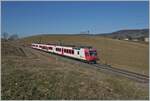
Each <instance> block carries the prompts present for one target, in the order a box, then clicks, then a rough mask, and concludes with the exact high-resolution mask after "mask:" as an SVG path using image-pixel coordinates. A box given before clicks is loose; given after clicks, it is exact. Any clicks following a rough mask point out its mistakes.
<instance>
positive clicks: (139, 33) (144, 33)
mask: <svg viewBox="0 0 150 101" xmlns="http://www.w3.org/2000/svg"><path fill="white" fill-rule="evenodd" d="M98 35H100V36H106V37H111V38H120V39H123V38H128V37H130V38H140V37H148V36H149V29H132V30H128V29H127V30H120V31H116V32H112V33H105V34H98Z"/></svg>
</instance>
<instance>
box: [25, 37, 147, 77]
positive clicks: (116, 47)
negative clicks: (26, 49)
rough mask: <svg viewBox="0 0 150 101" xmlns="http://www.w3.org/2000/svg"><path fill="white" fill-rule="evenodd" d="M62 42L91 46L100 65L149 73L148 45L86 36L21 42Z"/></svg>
mask: <svg viewBox="0 0 150 101" xmlns="http://www.w3.org/2000/svg"><path fill="white" fill-rule="evenodd" d="M59 41H61V42H64V43H72V44H80V45H91V46H93V47H95V48H96V49H97V50H98V55H99V59H100V61H98V62H100V63H106V64H110V65H112V66H114V67H117V68H123V69H127V70H131V71H135V72H139V73H142V74H147V75H148V71H149V48H148V44H140V43H134V42H128V41H121V40H114V39H109V38H103V37H88V36H48V35H47V36H33V37H28V38H25V39H24V40H22V42H23V43H25V44H29V45H30V44H31V43H32V42H43V43H45V42H49V43H51V42H59Z"/></svg>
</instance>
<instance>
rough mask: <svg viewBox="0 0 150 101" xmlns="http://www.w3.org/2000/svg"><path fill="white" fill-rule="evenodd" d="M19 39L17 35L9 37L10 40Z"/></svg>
mask: <svg viewBox="0 0 150 101" xmlns="http://www.w3.org/2000/svg"><path fill="white" fill-rule="evenodd" d="M17 39H18V35H17V34H13V35H11V36H10V37H9V40H17Z"/></svg>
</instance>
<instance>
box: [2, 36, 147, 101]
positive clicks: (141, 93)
mask: <svg viewBox="0 0 150 101" xmlns="http://www.w3.org/2000/svg"><path fill="white" fill-rule="evenodd" d="M46 38H48V40H50V39H51V41H54V37H53V38H49V37H45V38H44V36H43V39H44V40H45V41H46ZM55 38H56V37H55ZM57 38H58V37H57ZM61 38H62V37H61ZM73 38H76V37H73ZM77 38H79V37H77ZM33 39H34V40H35V39H37V37H32V38H27V39H24V41H23V42H24V43H25V42H27V43H30V41H33ZM52 39H53V40H52ZM58 39H59V38H58ZM63 39H64V37H63ZM66 39H67V38H66ZM69 39H70V37H69V38H68V41H69ZM88 39H89V38H88ZM55 40H56V39H55ZM81 40H82V39H81ZM92 40H93V39H92ZM95 40H100V39H99V38H98V39H95ZM101 40H102V39H101ZM21 41H22V40H21ZM84 41H85V40H84ZM105 41H106V40H105ZM81 42H82V41H81ZM22 44H23V43H22ZM22 44H21V43H20V42H13V41H10V42H9V41H8V42H2V68H1V81H2V85H1V87H2V88H1V95H2V96H1V98H2V99H3V100H24V99H25V100H40V99H41V100H50V99H53V100H54V99H67V100H71V99H74V100H75V99H80V100H82V99H91V100H94V99H95V100H96V99H99V100H100V99H101V100H106V99H107V100H111V99H114V100H116V99H118V100H121V99H128V100H131V99H134V100H135V99H139V100H140V99H149V97H148V84H140V83H137V82H133V81H131V80H128V79H126V78H123V77H118V76H114V75H111V74H106V73H103V72H101V71H98V70H97V69H94V68H91V67H87V66H83V65H81V64H76V63H70V62H69V61H66V60H62V59H61V58H58V57H57V56H53V55H52V54H49V53H44V52H41V51H37V50H33V49H31V48H29V47H24V46H22ZM26 45H27V44H26Z"/></svg>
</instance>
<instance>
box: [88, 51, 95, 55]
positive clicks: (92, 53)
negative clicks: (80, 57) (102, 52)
mask: <svg viewBox="0 0 150 101" xmlns="http://www.w3.org/2000/svg"><path fill="white" fill-rule="evenodd" d="M89 53H90V56H97V53H96V51H89Z"/></svg>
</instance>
